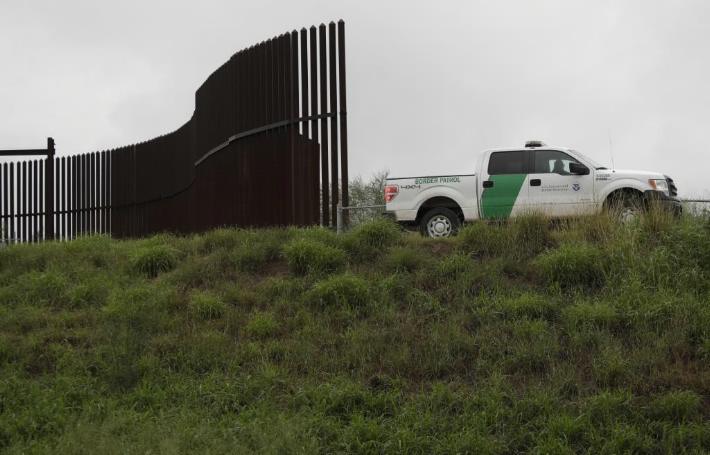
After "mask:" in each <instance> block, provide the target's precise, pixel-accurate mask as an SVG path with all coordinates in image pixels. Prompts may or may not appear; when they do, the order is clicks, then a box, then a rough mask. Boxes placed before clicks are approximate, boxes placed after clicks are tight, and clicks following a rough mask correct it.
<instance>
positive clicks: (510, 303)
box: [495, 293, 559, 320]
mask: <svg viewBox="0 0 710 455" xmlns="http://www.w3.org/2000/svg"><path fill="white" fill-rule="evenodd" d="M495 306H496V309H497V310H498V311H499V312H500V313H501V314H502V315H503V317H505V318H507V319H517V318H528V319H547V320H554V319H555V317H556V315H557V314H558V312H559V305H558V304H557V303H556V302H555V301H554V300H552V299H551V298H550V297H545V296H542V295H538V294H530V293H527V294H523V295H520V296H517V297H510V298H503V299H502V300H500V301H499V302H497V303H496V305H495Z"/></svg>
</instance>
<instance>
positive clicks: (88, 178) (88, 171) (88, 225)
mask: <svg viewBox="0 0 710 455" xmlns="http://www.w3.org/2000/svg"><path fill="white" fill-rule="evenodd" d="M91 157H92V154H91V153H88V154H86V155H84V160H86V161H85V163H84V164H85V165H86V196H85V197H86V204H85V205H86V210H85V213H86V233H87V234H88V235H91V230H92V219H91V215H92V210H91V208H92V205H93V204H92V201H91V197H92V193H93V185H92V183H93V182H92V177H93V172H92V169H91Z"/></svg>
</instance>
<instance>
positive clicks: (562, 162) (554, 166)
mask: <svg viewBox="0 0 710 455" xmlns="http://www.w3.org/2000/svg"><path fill="white" fill-rule="evenodd" d="M534 153H535V164H534V165H533V174H560V175H570V171H569V164H570V163H579V161H577V160H575V159H574V158H572V157H571V156H569V155H568V154H566V153H564V152H558V151H557V150H535V152H534Z"/></svg>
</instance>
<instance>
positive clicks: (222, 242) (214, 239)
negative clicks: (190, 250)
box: [200, 228, 248, 253]
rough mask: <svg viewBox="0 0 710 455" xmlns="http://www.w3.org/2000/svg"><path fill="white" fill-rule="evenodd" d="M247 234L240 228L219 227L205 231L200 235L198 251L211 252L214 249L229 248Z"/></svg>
mask: <svg viewBox="0 0 710 455" xmlns="http://www.w3.org/2000/svg"><path fill="white" fill-rule="evenodd" d="M246 235H248V232H247V231H244V230H241V229H230V228H220V229H214V230H212V231H209V232H206V233H205V234H203V235H202V237H201V239H200V240H201V245H200V251H201V252H203V253H211V252H213V251H216V250H229V249H232V248H234V247H235V246H237V245H238V244H239V243H240V241H241V240H242V239H243V238H244V237H245V236H246Z"/></svg>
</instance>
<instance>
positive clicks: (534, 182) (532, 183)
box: [530, 179, 542, 186]
mask: <svg viewBox="0 0 710 455" xmlns="http://www.w3.org/2000/svg"><path fill="white" fill-rule="evenodd" d="M541 183H542V182H541V181H540V179H530V186H540V184H541Z"/></svg>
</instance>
